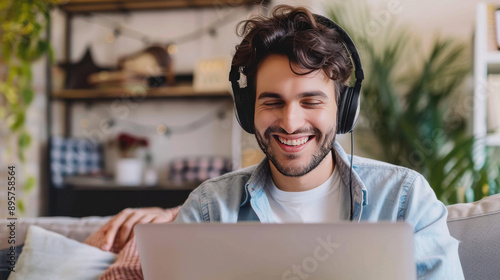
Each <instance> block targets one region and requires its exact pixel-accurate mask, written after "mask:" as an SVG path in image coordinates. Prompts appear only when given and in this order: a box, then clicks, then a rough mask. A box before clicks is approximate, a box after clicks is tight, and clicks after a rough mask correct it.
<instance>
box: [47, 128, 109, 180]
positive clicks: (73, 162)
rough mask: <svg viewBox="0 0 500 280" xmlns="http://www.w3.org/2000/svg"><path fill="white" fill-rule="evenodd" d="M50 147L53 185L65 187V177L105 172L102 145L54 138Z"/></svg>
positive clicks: (82, 140)
mask: <svg viewBox="0 0 500 280" xmlns="http://www.w3.org/2000/svg"><path fill="white" fill-rule="evenodd" d="M50 143H51V147H50V170H51V173H52V174H51V180H52V184H53V185H54V186H55V187H56V188H62V187H63V186H64V184H63V183H64V177H66V176H74V175H96V174H100V173H102V171H103V148H102V144H101V143H95V142H91V141H89V140H88V139H78V138H63V137H52V138H51V141H50Z"/></svg>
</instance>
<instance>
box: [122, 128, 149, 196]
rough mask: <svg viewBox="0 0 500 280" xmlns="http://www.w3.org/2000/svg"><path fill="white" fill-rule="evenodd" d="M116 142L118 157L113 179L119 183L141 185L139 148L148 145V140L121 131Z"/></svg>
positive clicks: (141, 171)
mask: <svg viewBox="0 0 500 280" xmlns="http://www.w3.org/2000/svg"><path fill="white" fill-rule="evenodd" d="M117 142H118V148H119V150H120V158H118V159H117V161H116V170H115V181H116V182H117V183H118V184H120V185H128V186H139V185H141V184H142V179H143V178H142V177H143V170H144V160H143V158H142V157H141V155H140V154H139V149H141V148H146V147H148V140H147V139H145V138H140V137H136V136H133V135H130V134H127V133H121V134H119V135H118V138H117Z"/></svg>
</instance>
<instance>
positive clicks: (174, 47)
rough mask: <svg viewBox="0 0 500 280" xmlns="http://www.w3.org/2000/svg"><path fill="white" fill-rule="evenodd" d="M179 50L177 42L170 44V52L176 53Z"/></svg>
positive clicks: (168, 49)
mask: <svg viewBox="0 0 500 280" xmlns="http://www.w3.org/2000/svg"><path fill="white" fill-rule="evenodd" d="M177 50H178V48H177V45H176V44H170V45H168V48H167V51H168V53H169V54H175V53H177Z"/></svg>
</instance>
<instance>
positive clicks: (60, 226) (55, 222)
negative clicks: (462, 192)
mask: <svg viewBox="0 0 500 280" xmlns="http://www.w3.org/2000/svg"><path fill="white" fill-rule="evenodd" d="M447 208H448V227H449V229H450V233H451V235H452V236H454V237H455V238H456V239H458V240H459V241H460V246H459V254H460V260H461V262H462V267H463V270H464V274H465V279H475V280H476V279H481V280H487V279H499V277H500V276H499V275H500V194H497V195H493V196H489V197H487V198H484V199H482V200H480V201H477V202H473V203H460V204H454V205H449V206H447ZM109 218H110V217H85V218H69V217H39V218H23V219H18V220H17V221H16V229H15V235H16V244H22V243H23V241H24V239H25V238H26V232H27V229H28V227H29V226H30V225H37V226H39V227H41V228H44V229H47V230H50V231H53V232H56V233H59V234H61V235H63V236H65V237H68V238H70V239H74V240H76V241H79V242H83V241H84V240H85V239H86V238H87V236H89V235H90V234H91V233H92V232H94V231H95V230H97V229H98V228H99V227H100V226H102V225H103V224H104V223H106V221H107V220H108V219H109ZM8 225H9V221H8V220H6V219H4V220H2V221H0V237H2V238H1V239H0V249H3V248H8V247H9V244H8V238H7V237H8V236H9V232H10V229H9V227H8ZM0 259H1V260H2V262H1V264H0V279H6V278H7V276H8V273H9V271H7V270H6V268H7V267H6V265H5V261H4V259H5V256H1V258H0Z"/></svg>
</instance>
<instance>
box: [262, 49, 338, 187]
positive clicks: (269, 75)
mask: <svg viewBox="0 0 500 280" xmlns="http://www.w3.org/2000/svg"><path fill="white" fill-rule="evenodd" d="M294 70H295V72H298V73H300V72H305V71H304V70H303V69H300V68H297V67H294ZM336 123H337V105H336V101H335V86H334V83H333V81H332V80H331V79H330V78H328V76H327V75H326V74H325V73H324V72H323V71H321V70H318V71H314V72H312V73H309V74H307V75H297V74H295V73H293V71H292V70H291V69H290V64H289V60H288V58H287V57H286V56H284V55H270V56H268V57H267V58H265V59H264V60H263V61H262V63H261V65H260V66H259V68H258V71H257V77H256V102H255V136H256V138H257V141H258V142H259V145H260V147H261V148H262V150H263V151H264V153H265V154H266V155H267V157H268V159H269V160H270V161H271V163H272V165H273V166H274V167H275V168H276V169H277V170H278V171H279V172H280V173H281V174H283V175H285V176H291V177H299V176H303V175H305V174H308V173H309V172H310V171H312V170H314V169H315V168H316V167H318V166H319V165H321V164H324V163H325V161H332V157H331V156H328V157H327V155H330V152H331V149H332V145H333V142H334V141H335V131H336Z"/></svg>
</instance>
